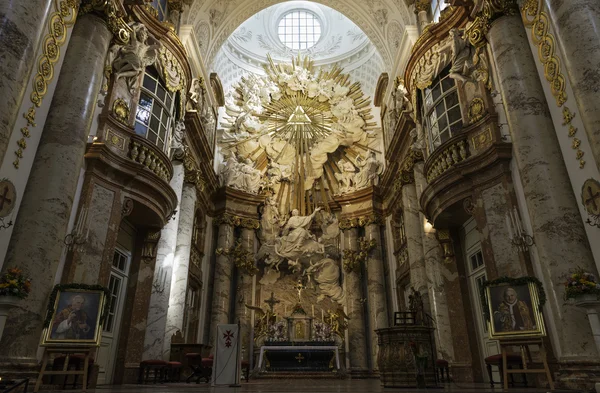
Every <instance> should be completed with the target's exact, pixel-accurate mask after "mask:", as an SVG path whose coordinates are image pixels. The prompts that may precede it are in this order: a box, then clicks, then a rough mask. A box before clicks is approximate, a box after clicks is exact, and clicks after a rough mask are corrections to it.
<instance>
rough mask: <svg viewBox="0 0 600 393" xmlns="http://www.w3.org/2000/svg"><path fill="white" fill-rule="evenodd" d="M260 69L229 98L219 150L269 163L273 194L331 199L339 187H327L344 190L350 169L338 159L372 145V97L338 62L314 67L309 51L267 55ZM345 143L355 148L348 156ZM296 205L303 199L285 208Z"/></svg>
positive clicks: (222, 124)
mask: <svg viewBox="0 0 600 393" xmlns="http://www.w3.org/2000/svg"><path fill="white" fill-rule="evenodd" d="M265 72H266V76H256V75H251V76H245V77H242V78H241V81H240V82H239V83H238V84H237V85H235V86H234V88H233V89H232V92H231V93H230V95H229V96H228V97H227V99H226V115H225V116H224V120H223V122H222V123H221V126H222V127H223V128H224V132H223V137H222V138H221V142H220V144H221V147H222V150H223V151H224V152H226V154H228V152H229V151H231V152H234V153H236V154H238V155H239V156H243V157H252V158H253V159H258V160H260V161H262V162H265V161H267V162H268V165H267V167H266V168H265V169H264V170H265V171H266V174H267V176H268V179H269V180H268V184H269V188H270V189H271V190H273V191H274V192H275V193H276V194H277V195H279V194H281V193H287V192H293V193H295V194H297V195H305V194H306V193H308V194H313V195H316V194H317V193H318V194H319V198H321V197H322V194H323V193H324V194H325V195H326V197H327V198H332V196H331V195H332V193H333V192H337V191H338V188H339V186H337V187H336V186H334V187H330V185H331V184H333V185H337V184H338V183H339V182H340V181H341V182H345V183H344V184H342V189H344V190H348V189H349V185H350V186H351V180H350V178H349V175H350V172H351V171H350V170H346V171H344V170H343V169H342V168H340V167H339V166H338V165H336V163H337V162H338V161H340V160H341V159H342V158H343V157H345V156H351V157H356V156H358V155H359V154H361V153H362V154H364V152H365V149H366V150H371V148H370V147H369V145H370V144H371V143H372V142H374V139H375V138H374V136H373V135H371V134H370V133H369V132H368V131H369V130H370V129H372V128H375V127H376V123H374V122H369V120H371V119H373V116H372V115H371V114H370V100H369V99H368V98H365V97H363V95H362V92H361V90H360V85H359V84H358V83H354V84H352V83H351V82H350V81H349V76H348V75H345V74H343V73H342V70H341V68H338V67H334V68H333V69H331V70H327V71H323V70H322V71H321V72H316V70H315V69H314V66H313V63H312V60H310V59H309V58H307V57H305V58H300V57H298V58H295V59H292V62H291V64H289V63H288V64H283V63H282V64H275V63H274V62H273V61H272V60H271V59H269V64H268V65H267V66H265ZM348 149H350V150H352V151H353V154H349V155H348V154H346V152H345V150H348ZM351 165H353V163H352V164H351ZM356 166H358V165H356ZM263 168H264V166H263ZM348 169H349V168H348ZM344 172H348V173H344ZM284 183H285V184H284ZM307 198H308V196H307ZM278 199H279V200H281V199H282V198H278ZM286 199H287V198H286ZM313 199H316V196H315V197H313ZM322 203H326V201H323V202H322ZM294 207H300V205H295V206H286V208H285V210H286V211H287V212H289V211H290V210H291V209H292V208H294ZM282 209H283V207H282ZM281 213H285V211H283V210H282V211H281ZM303 213H307V212H306V211H303Z"/></svg>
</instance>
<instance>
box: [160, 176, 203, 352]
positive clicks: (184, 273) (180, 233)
mask: <svg viewBox="0 0 600 393" xmlns="http://www.w3.org/2000/svg"><path fill="white" fill-rule="evenodd" d="M196 199H197V194H196V186H195V185H194V184H190V183H185V184H184V185H183V191H182V193H181V203H180V204H179V225H178V226H177V247H176V248H175V259H174V261H173V275H172V277H171V293H170V295H169V309H168V310H167V327H166V329H165V338H164V344H163V356H162V358H163V359H169V354H170V352H171V336H172V335H173V334H175V332H176V331H177V330H180V331H182V332H183V316H184V314H185V312H186V310H185V296H186V291H187V284H188V274H189V270H190V253H191V251H192V232H193V230H194V215H195V213H196Z"/></svg>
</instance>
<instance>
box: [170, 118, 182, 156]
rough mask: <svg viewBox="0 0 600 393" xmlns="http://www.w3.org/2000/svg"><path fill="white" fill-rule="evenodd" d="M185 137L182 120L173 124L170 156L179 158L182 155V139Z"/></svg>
mask: <svg viewBox="0 0 600 393" xmlns="http://www.w3.org/2000/svg"><path fill="white" fill-rule="evenodd" d="M184 135H185V123H184V121H183V120H179V121H177V122H175V125H174V126H173V133H172V134H171V145H170V148H171V155H172V156H173V157H177V158H180V157H181V155H182V154H183V137H184Z"/></svg>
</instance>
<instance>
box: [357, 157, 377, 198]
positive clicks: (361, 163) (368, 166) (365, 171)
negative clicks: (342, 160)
mask: <svg viewBox="0 0 600 393" xmlns="http://www.w3.org/2000/svg"><path fill="white" fill-rule="evenodd" d="M376 157H377V156H376V155H375V152H374V151H372V150H371V151H370V152H369V155H368V157H367V158H366V159H363V158H362V157H360V156H359V157H358V158H357V159H356V166H358V167H359V169H360V170H359V172H358V173H357V174H356V176H355V177H354V180H355V186H356V189H357V190H360V189H362V188H366V187H369V186H371V185H374V186H376V185H378V184H379V175H380V174H381V173H383V165H382V164H381V162H379V161H378V160H377V158H376Z"/></svg>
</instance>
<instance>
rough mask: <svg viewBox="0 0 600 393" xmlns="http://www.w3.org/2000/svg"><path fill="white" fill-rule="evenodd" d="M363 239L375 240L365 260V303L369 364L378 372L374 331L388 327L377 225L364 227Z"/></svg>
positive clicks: (377, 349)
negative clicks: (369, 347)
mask: <svg viewBox="0 0 600 393" xmlns="http://www.w3.org/2000/svg"><path fill="white" fill-rule="evenodd" d="M365 238H366V239H367V240H375V242H376V243H377V246H376V247H375V248H374V249H373V250H371V252H370V253H369V257H368V259H367V269H366V270H367V277H366V279H367V288H368V294H367V295H366V297H367V303H368V304H369V327H370V332H369V335H370V341H371V362H372V363H371V364H372V366H373V370H378V369H379V366H378V364H377V353H378V351H379V346H378V344H377V334H375V330H377V329H381V328H386V327H388V309H387V296H386V292H385V276H384V270H383V263H384V262H383V258H382V255H381V248H382V247H383V244H382V242H381V235H380V231H379V224H369V225H366V226H365Z"/></svg>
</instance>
